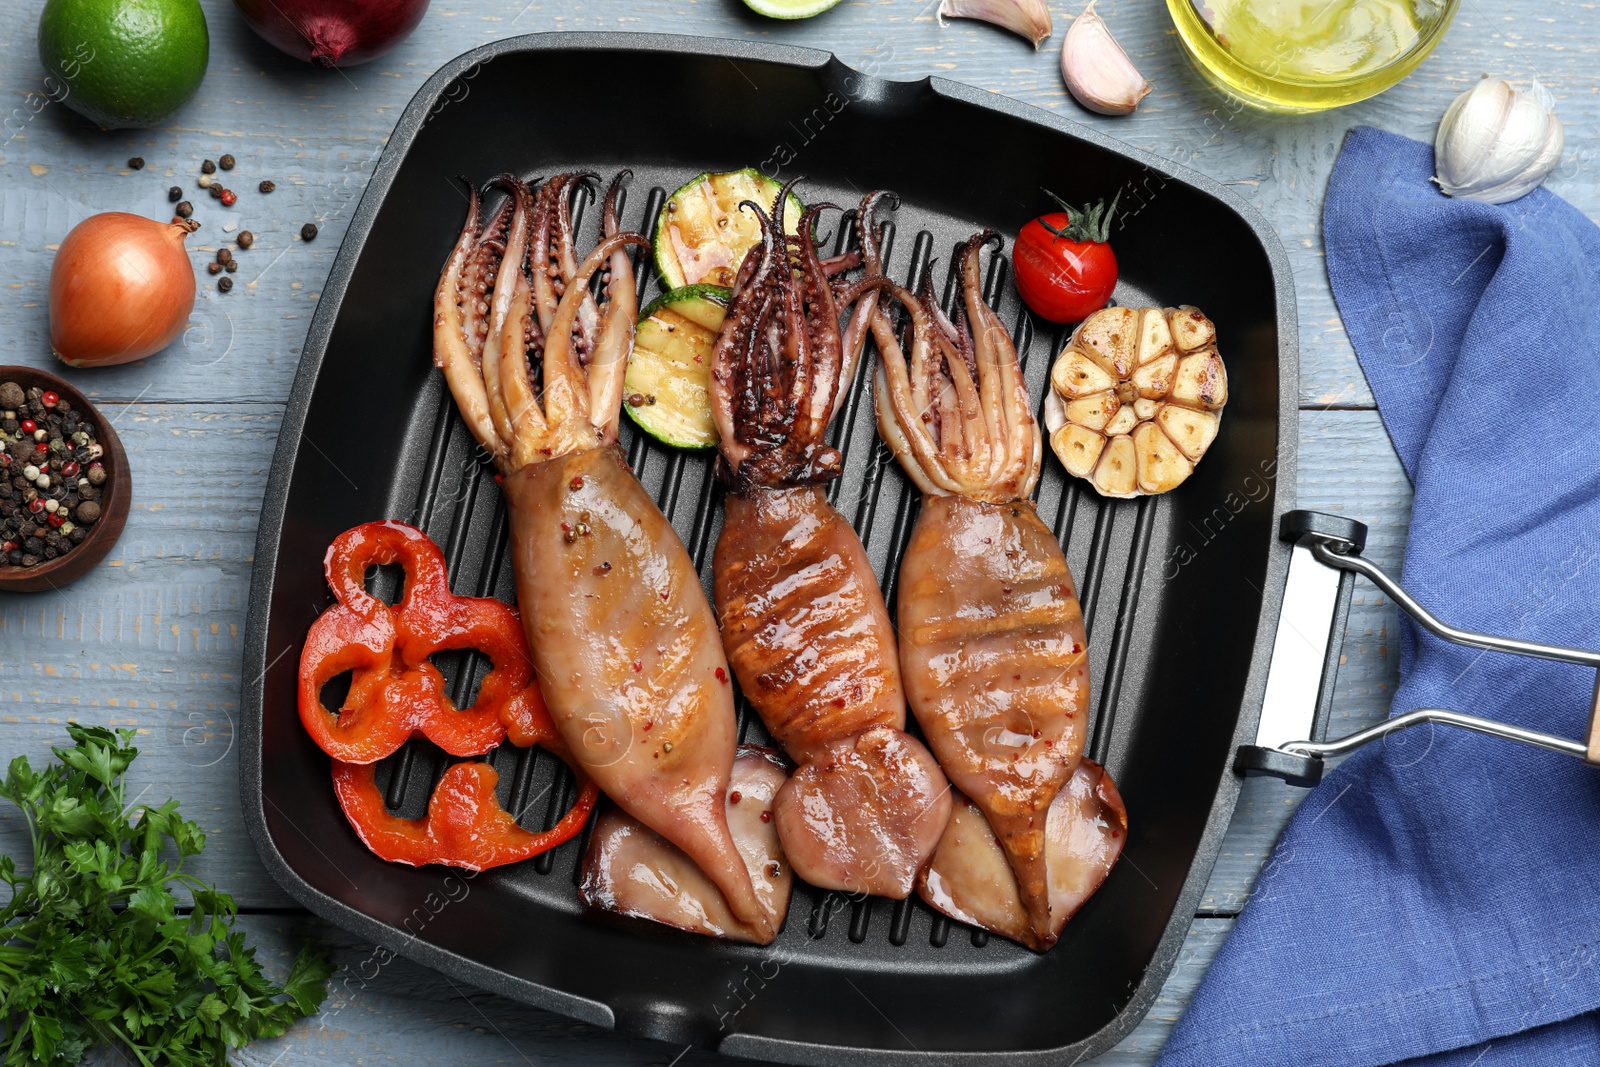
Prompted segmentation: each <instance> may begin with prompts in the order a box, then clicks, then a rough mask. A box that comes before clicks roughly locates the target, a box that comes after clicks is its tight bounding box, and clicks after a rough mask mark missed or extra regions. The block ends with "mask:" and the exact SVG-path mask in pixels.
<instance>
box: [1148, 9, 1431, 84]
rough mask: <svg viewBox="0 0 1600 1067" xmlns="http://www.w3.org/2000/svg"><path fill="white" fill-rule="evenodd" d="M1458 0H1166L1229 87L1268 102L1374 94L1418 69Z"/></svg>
mask: <svg viewBox="0 0 1600 1067" xmlns="http://www.w3.org/2000/svg"><path fill="white" fill-rule="evenodd" d="M1458 4H1459V0H1167V7H1168V9H1169V10H1170V11H1171V12H1172V20H1173V22H1174V23H1176V24H1177V27H1178V36H1179V37H1181V38H1182V39H1183V43H1184V46H1185V47H1186V48H1187V49H1188V51H1189V54H1190V55H1191V56H1192V57H1193V58H1194V60H1195V62H1196V63H1198V64H1199V66H1200V67H1201V69H1202V70H1204V71H1205V73H1206V74H1207V75H1208V76H1209V77H1210V78H1211V80H1212V81H1214V82H1216V84H1217V85H1218V87H1220V88H1221V89H1222V90H1223V91H1224V92H1227V93H1229V94H1231V95H1233V96H1237V97H1239V98H1240V99H1242V100H1244V101H1245V102H1246V103H1250V104H1254V105H1256V106H1257V107H1263V108H1266V109H1268V110H1270V111H1322V110H1325V109H1326V108H1330V107H1340V106H1341V105H1344V104H1353V103H1355V102H1356V101H1357V100H1365V99H1366V98H1367V97H1369V96H1376V95H1377V94H1378V93H1381V92H1383V91H1384V90H1385V89H1388V88H1389V87H1391V86H1393V85H1394V84H1396V83H1397V82H1399V81H1400V79H1401V78H1404V77H1405V76H1406V75H1407V74H1410V73H1411V72H1412V71H1413V70H1415V69H1416V67H1417V64H1419V63H1421V62H1422V61H1423V60H1424V59H1426V58H1427V56H1428V53H1429V52H1431V51H1433V47H1434V45H1436V44H1438V43H1439V39H1440V38H1441V37H1443V36H1444V32H1445V30H1447V29H1449V27H1450V21H1451V19H1453V18H1454V17H1455V13H1456V7H1457V6H1458Z"/></svg>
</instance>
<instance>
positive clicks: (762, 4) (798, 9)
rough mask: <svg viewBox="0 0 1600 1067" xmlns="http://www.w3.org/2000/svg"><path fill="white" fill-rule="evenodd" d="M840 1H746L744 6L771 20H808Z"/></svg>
mask: <svg viewBox="0 0 1600 1067" xmlns="http://www.w3.org/2000/svg"><path fill="white" fill-rule="evenodd" d="M838 2H839V0H744V6H745V7H747V8H749V9H750V10H751V11H754V12H755V13H756V14H758V15H765V16H767V18H769V19H808V18H810V17H811V16H812V15H820V14H822V13H823V12H824V11H826V10H828V8H830V7H832V6H833V5H835V4H837V3H838Z"/></svg>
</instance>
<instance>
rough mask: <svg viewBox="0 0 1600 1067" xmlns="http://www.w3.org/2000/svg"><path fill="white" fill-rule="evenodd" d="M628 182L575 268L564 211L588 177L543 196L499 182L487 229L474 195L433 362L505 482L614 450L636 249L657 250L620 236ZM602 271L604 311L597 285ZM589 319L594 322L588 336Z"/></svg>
mask: <svg viewBox="0 0 1600 1067" xmlns="http://www.w3.org/2000/svg"><path fill="white" fill-rule="evenodd" d="M627 176H628V173H627V172H626V171H625V172H623V173H622V174H620V175H618V176H617V178H616V180H615V181H614V182H613V183H612V185H611V188H610V191H609V192H608V194H607V196H606V200H605V205H604V208H603V210H602V220H601V230H602V235H603V236H602V238H601V240H600V242H599V244H598V245H596V246H595V248H594V249H593V250H592V251H591V252H590V253H589V255H588V256H587V257H585V258H584V260H583V261H582V262H581V263H578V262H573V261H572V260H573V251H572V246H571V236H572V235H571V233H570V228H571V227H570V208H569V207H567V208H564V207H563V203H564V202H569V201H570V197H571V195H572V191H573V189H574V188H575V187H576V186H577V185H578V184H579V183H581V182H583V181H586V180H588V177H589V176H587V175H582V174H561V175H557V176H555V177H553V178H551V179H549V180H548V181H546V182H544V183H543V184H542V185H541V186H540V187H539V189H538V191H537V192H535V191H534V190H533V189H531V188H530V187H529V185H528V183H526V182H524V181H522V180H521V179H520V178H517V177H515V176H513V175H509V174H503V175H500V176H499V177H497V178H495V179H494V180H493V181H491V182H490V183H489V184H488V186H486V187H485V188H498V189H503V190H505V191H506V192H507V193H509V194H510V195H509V196H507V197H506V199H505V202H504V203H502V204H501V205H499V207H497V208H496V210H495V211H494V213H493V214H491V216H490V218H489V220H488V221H487V222H484V221H483V220H482V218H481V216H480V206H481V203H482V198H481V194H480V193H479V191H478V190H477V189H471V191H470V195H469V198H468V199H469V204H468V212H467V219H466V221H465V223H464V224H463V226H462V230H461V234H460V236H459V237H458V238H457V240H456V244H455V245H454V247H453V248H452V250H451V254H450V258H449V259H448V260H447V262H446V264H445V270H444V273H443V275H442V276H441V278H440V282H439V287H438V289H437V290H436V291H435V293H434V361H435V363H436V364H437V365H438V366H439V367H440V368H441V369H442V370H443V371H444V372H445V380H446V382H447V384H448V385H449V388H450V391H451V394H452V395H453V396H454V397H455V400H456V405H457V407H458V408H459V409H460V411H461V414H462V416H463V418H464V419H465V420H466V422H467V425H468V428H469V429H470V430H471V431H472V434H473V436H474V437H475V438H476V439H477V441H478V442H479V444H480V445H482V446H483V448H484V449H485V450H486V451H488V452H489V453H490V454H491V455H492V456H493V457H494V459H495V462H496V463H497V465H499V467H500V468H501V470H502V471H504V472H507V473H510V472H512V471H515V470H518V469H520V468H521V467H524V466H527V465H528V464H530V463H536V462H540V461H542V460H544V459H549V458H552V457H554V456H557V455H565V454H568V453H571V452H580V451H587V450H589V449H593V448H597V447H605V446H608V445H613V444H615V443H616V440H617V422H618V419H619V417H620V415H621V405H622V392H623V376H624V373H625V371H626V367H627V360H628V356H629V354H630V353H631V351H632V348H633V338H634V327H635V320H636V319H637V317H638V289H637V282H636V280H635V276H634V271H633V260H632V258H631V256H630V254H629V251H628V249H629V248H630V247H632V246H639V247H648V245H649V242H648V241H647V240H646V239H645V237H644V236H643V235H642V234H639V233H635V232H633V231H626V230H623V229H621V224H620V221H619V210H620V198H621V188H622V183H623V182H624V181H625V180H626V178H627ZM564 261H565V262H567V263H569V264H570V271H567V272H566V273H563V262H564ZM602 270H604V272H605V275H604V276H605V284H604V285H603V286H602V294H601V299H598V300H597V299H596V297H595V294H594V293H593V291H592V290H591V289H590V286H589V283H590V281H591V279H593V278H594V277H595V275H596V274H597V273H600V272H601V271H602ZM586 313H592V315H593V318H592V320H591V322H592V326H591V327H590V328H589V329H588V331H587V332H585V327H584V326H583V324H582V323H583V319H584V317H585V315H586ZM585 354H587V355H588V357H589V358H588V359H585V358H584V356H585Z"/></svg>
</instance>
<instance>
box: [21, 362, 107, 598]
mask: <svg viewBox="0 0 1600 1067" xmlns="http://www.w3.org/2000/svg"><path fill="white" fill-rule="evenodd" d="M103 452H104V449H103V448H102V447H101V445H100V442H99V441H98V440H97V439H96V434H95V427H94V423H93V421H92V420H91V419H90V418H88V416H87V414H86V413H79V412H78V411H77V410H76V409H75V408H73V406H72V404H71V402H70V401H68V400H66V399H65V398H63V397H60V396H57V395H56V394H55V393H53V392H51V391H49V390H47V389H39V388H32V389H23V387H22V386H21V385H19V384H17V383H16V382H0V565H5V566H12V567H37V566H38V565H39V564H41V563H45V562H48V561H50V560H54V559H59V558H60V557H62V556H64V555H66V554H67V553H68V552H70V551H72V549H73V548H75V547H77V546H78V545H80V544H82V543H83V541H84V538H86V537H87V536H88V531H89V527H91V526H93V525H94V524H95V523H96V522H98V521H99V519H100V515H101V507H102V504H101V501H102V499H103V497H104V494H105V492H106V490H107V485H106V480H107V477H108V472H107V471H106V468H105V466H104V464H102V463H101V456H102V454H103Z"/></svg>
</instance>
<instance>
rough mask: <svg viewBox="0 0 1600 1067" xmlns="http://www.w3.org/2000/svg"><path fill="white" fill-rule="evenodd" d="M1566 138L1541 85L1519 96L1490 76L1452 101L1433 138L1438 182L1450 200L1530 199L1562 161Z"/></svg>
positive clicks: (1498, 200)
mask: <svg viewBox="0 0 1600 1067" xmlns="http://www.w3.org/2000/svg"><path fill="white" fill-rule="evenodd" d="M1565 147H1566V136H1565V133H1564V132H1563V130H1562V127H1561V120H1560V119H1559V118H1557V117H1556V114H1555V101H1554V99H1553V98H1551V96H1550V94H1549V92H1547V91H1546V90H1545V88H1544V86H1542V85H1540V84H1539V83H1538V82H1537V81H1536V82H1534V83H1533V86H1532V87H1531V88H1530V89H1529V90H1528V91H1527V92H1518V91H1517V90H1516V89H1513V88H1512V87H1511V86H1510V85H1509V84H1508V83H1506V82H1505V81H1503V80H1500V79H1493V80H1490V79H1489V78H1487V77H1485V78H1484V80H1482V81H1480V82H1479V83H1478V84H1477V85H1475V86H1473V87H1472V88H1471V89H1468V90H1467V91H1466V92H1464V93H1462V94H1461V95H1460V96H1458V97H1456V98H1455V99H1454V100H1453V101H1451V103H1450V106H1449V107H1448V108H1446V109H1445V113H1444V116H1443V117H1442V118H1441V119H1440V120H1439V132H1438V134H1437V135H1436V136H1435V138H1434V143H1433V158H1434V169H1435V172H1436V173H1435V177H1434V179H1433V180H1434V183H1435V184H1437V185H1438V186H1439V189H1440V191H1442V192H1443V193H1444V194H1445V195H1446V196H1456V197H1467V198H1470V199H1474V200H1481V201H1484V202H1486V203H1490V204H1503V203H1506V202H1507V201H1510V200H1516V199H1517V198H1519V197H1522V196H1526V195H1527V194H1528V193H1530V192H1532V191H1533V190H1534V189H1535V188H1537V187H1538V186H1539V185H1540V183H1542V182H1543V181H1544V179H1545V177H1546V176H1547V175H1548V174H1549V173H1550V171H1552V170H1554V169H1555V166H1556V164H1557V163H1559V162H1561V155H1562V152H1563V151H1564V150H1565Z"/></svg>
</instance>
